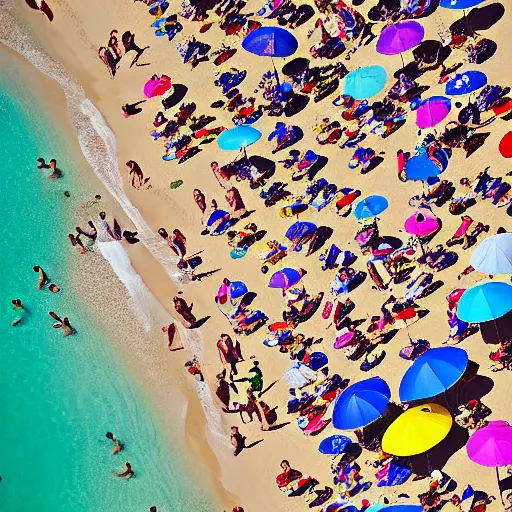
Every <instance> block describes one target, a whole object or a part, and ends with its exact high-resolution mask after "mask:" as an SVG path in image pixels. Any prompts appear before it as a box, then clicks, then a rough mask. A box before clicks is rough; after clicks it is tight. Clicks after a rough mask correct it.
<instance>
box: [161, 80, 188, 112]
mask: <svg viewBox="0 0 512 512" xmlns="http://www.w3.org/2000/svg"><path fill="white" fill-rule="evenodd" d="M173 88H174V90H173V92H172V94H171V95H170V96H167V98H164V99H163V100H162V105H163V106H164V108H165V109H166V110H168V109H170V108H172V107H175V106H176V105H177V104H178V103H179V102H180V101H181V100H183V98H184V97H185V96H186V94H187V92H188V87H187V86H186V85H183V84H174V85H173Z"/></svg>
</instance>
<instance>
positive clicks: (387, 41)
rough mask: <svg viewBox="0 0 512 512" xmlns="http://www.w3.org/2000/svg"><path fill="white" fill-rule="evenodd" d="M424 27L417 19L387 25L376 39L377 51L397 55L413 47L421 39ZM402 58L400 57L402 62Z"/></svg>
mask: <svg viewBox="0 0 512 512" xmlns="http://www.w3.org/2000/svg"><path fill="white" fill-rule="evenodd" d="M424 35H425V29H424V28H423V26H422V25H421V24H420V23H418V22H417V21H402V22H400V23H394V24H393V25H387V26H386V27H385V28H384V30H383V31H382V32H381V34H380V37H379V40H378V41H377V52H378V53H381V54H382V55H398V54H400V56H401V57H402V52H405V51H407V50H410V49H411V48H414V47H415V46H417V45H418V44H420V43H421V41H423V37H424ZM403 63H404V58H403V57H402V64H403Z"/></svg>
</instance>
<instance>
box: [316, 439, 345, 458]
mask: <svg viewBox="0 0 512 512" xmlns="http://www.w3.org/2000/svg"><path fill="white" fill-rule="evenodd" d="M352 443H353V441H352V439H350V438H348V437H346V436H340V435H334V436H330V437H327V438H326V439H324V440H323V441H322V442H321V443H320V446H319V447H318V451H319V452H320V453H323V454H324V455H339V454H340V453H343V452H344V451H345V449H346V448H347V446H348V445H350V444H352Z"/></svg>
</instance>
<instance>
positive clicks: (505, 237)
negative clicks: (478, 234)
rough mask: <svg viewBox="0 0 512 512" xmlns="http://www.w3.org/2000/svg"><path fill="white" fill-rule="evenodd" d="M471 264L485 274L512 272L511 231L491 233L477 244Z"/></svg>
mask: <svg viewBox="0 0 512 512" xmlns="http://www.w3.org/2000/svg"><path fill="white" fill-rule="evenodd" d="M471 266H472V267H473V268H474V269H475V270H478V271H479V272H484V273H486V274H512V233H500V234H498V235H493V236H490V237H488V238H486V239H485V240H483V241H482V242H480V243H479V244H478V246H477V247H476V249H475V250H474V251H473V254H472V255H471Z"/></svg>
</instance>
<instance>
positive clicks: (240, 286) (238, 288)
mask: <svg viewBox="0 0 512 512" xmlns="http://www.w3.org/2000/svg"><path fill="white" fill-rule="evenodd" d="M229 288H230V292H231V297H233V299H239V298H240V297H243V296H244V295H245V294H246V293H247V292H248V291H249V290H248V289H247V285H246V284H245V283H243V282H242V281H232V282H231V283H230V285H229Z"/></svg>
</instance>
